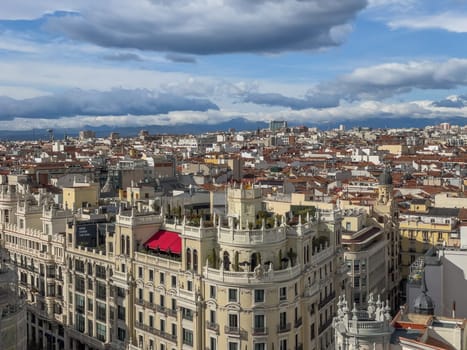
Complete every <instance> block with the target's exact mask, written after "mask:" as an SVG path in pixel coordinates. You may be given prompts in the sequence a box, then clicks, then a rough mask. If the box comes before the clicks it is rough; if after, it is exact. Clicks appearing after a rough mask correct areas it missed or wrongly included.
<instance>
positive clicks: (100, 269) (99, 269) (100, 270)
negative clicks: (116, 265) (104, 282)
mask: <svg viewBox="0 0 467 350" xmlns="http://www.w3.org/2000/svg"><path fill="white" fill-rule="evenodd" d="M96 277H97V278H102V279H105V278H106V273H105V267H104V266H101V265H96Z"/></svg>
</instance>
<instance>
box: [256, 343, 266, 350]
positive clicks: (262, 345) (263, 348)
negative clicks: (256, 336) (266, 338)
mask: <svg viewBox="0 0 467 350" xmlns="http://www.w3.org/2000/svg"><path fill="white" fill-rule="evenodd" d="M254 349H255V350H266V344H265V343H255V348H254Z"/></svg>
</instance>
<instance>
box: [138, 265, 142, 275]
mask: <svg viewBox="0 0 467 350" xmlns="http://www.w3.org/2000/svg"><path fill="white" fill-rule="evenodd" d="M138 278H143V268H142V267H141V266H139V267H138Z"/></svg>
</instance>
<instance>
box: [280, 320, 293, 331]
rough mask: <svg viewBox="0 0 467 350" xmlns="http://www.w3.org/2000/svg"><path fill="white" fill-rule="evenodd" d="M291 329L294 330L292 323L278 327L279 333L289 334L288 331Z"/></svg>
mask: <svg viewBox="0 0 467 350" xmlns="http://www.w3.org/2000/svg"><path fill="white" fill-rule="evenodd" d="M291 328H292V325H291V324H290V322H288V323H284V324H279V325H278V326H277V333H284V332H288V331H290V329H291Z"/></svg>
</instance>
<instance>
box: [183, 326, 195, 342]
mask: <svg viewBox="0 0 467 350" xmlns="http://www.w3.org/2000/svg"><path fill="white" fill-rule="evenodd" d="M182 340H183V344H186V345H189V346H193V331H191V330H189V329H185V328H183V334H182Z"/></svg>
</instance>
